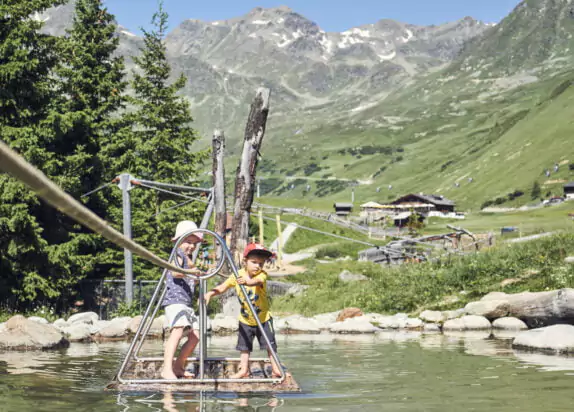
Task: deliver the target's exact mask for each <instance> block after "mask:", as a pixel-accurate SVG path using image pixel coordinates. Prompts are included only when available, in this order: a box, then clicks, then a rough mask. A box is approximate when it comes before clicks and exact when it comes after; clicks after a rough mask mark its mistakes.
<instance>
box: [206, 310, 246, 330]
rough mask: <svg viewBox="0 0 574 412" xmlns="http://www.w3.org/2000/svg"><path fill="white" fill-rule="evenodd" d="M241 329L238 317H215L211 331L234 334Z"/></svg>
mask: <svg viewBox="0 0 574 412" xmlns="http://www.w3.org/2000/svg"><path fill="white" fill-rule="evenodd" d="M237 329H239V322H238V320H237V317H236V316H223V315H220V314H218V315H215V318H214V319H213V320H212V321H211V330H212V332H213V333H232V332H236V331H237Z"/></svg>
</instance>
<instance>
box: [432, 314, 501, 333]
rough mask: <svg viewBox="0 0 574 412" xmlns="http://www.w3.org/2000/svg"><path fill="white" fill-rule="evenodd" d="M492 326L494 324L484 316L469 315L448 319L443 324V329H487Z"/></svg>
mask: <svg viewBox="0 0 574 412" xmlns="http://www.w3.org/2000/svg"><path fill="white" fill-rule="evenodd" d="M491 327H492V325H491V324H490V322H489V321H488V319H486V318H485V317H484V316H474V315H469V316H463V317H462V318H458V319H450V320H447V321H446V322H445V323H444V325H442V330H443V331H450V330H485V329H490V328H491Z"/></svg>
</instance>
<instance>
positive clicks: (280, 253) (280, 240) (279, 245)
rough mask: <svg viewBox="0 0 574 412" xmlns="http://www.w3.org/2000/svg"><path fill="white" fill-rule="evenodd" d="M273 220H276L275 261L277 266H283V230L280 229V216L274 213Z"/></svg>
mask: <svg viewBox="0 0 574 412" xmlns="http://www.w3.org/2000/svg"><path fill="white" fill-rule="evenodd" d="M275 221H276V222H277V239H278V242H277V262H278V263H279V267H283V251H282V249H283V231H282V230H281V216H280V215H275Z"/></svg>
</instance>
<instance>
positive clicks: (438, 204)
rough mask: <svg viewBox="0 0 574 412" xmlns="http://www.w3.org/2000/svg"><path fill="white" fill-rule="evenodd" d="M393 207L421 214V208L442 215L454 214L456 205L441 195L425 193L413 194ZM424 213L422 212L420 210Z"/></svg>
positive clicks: (400, 199) (392, 203)
mask: <svg viewBox="0 0 574 412" xmlns="http://www.w3.org/2000/svg"><path fill="white" fill-rule="evenodd" d="M391 205H397V206H401V207H403V208H405V209H409V208H410V209H413V210H415V211H416V212H419V210H417V209H419V208H421V207H422V208H427V211H431V210H436V211H437V212H442V213H453V212H454V207H455V203H454V202H453V201H452V200H449V199H447V198H445V197H444V196H440V195H425V194H423V193H411V194H408V195H406V196H403V197H400V198H398V199H397V200H395V201H394V202H391ZM420 211H421V212H423V211H422V210H420Z"/></svg>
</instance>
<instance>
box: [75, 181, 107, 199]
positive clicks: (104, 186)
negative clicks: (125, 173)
mask: <svg viewBox="0 0 574 412" xmlns="http://www.w3.org/2000/svg"><path fill="white" fill-rule="evenodd" d="M113 184H114V182H110V183H106V184H105V185H101V186H100V187H98V188H96V189H94V190H90V191H89V192H88V193H84V194H83V195H82V196H80V197H86V196H89V195H93V194H94V193H96V192H99V191H100V190H102V189H105V188H106V187H108V186H110V185H113Z"/></svg>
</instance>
